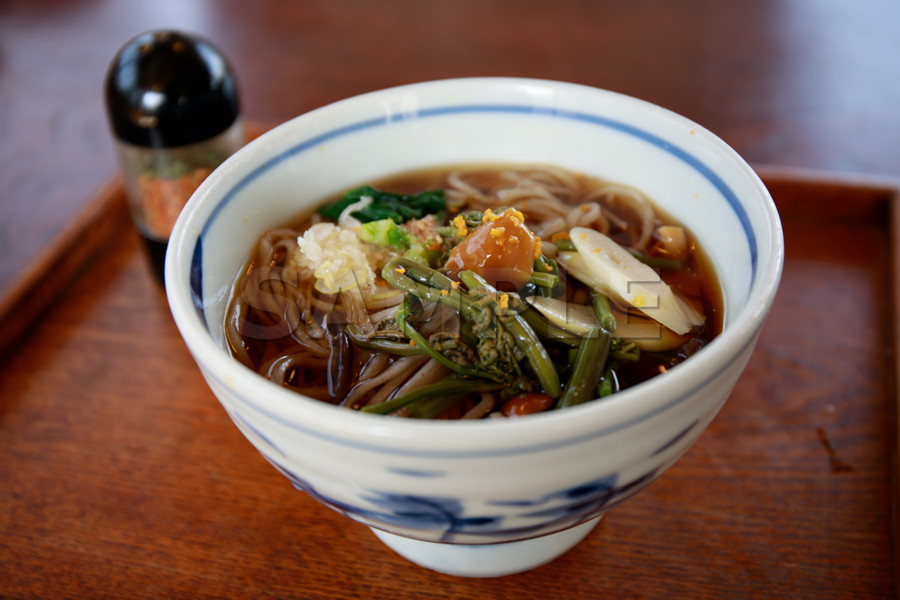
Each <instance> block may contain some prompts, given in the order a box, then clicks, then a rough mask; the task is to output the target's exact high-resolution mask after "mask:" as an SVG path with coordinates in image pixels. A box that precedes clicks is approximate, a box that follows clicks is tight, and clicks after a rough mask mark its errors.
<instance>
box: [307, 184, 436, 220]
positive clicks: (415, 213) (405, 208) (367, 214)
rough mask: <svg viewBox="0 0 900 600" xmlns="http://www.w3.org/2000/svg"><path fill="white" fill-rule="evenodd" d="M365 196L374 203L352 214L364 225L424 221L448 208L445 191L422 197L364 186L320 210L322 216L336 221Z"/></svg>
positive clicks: (423, 193) (432, 192)
mask: <svg viewBox="0 0 900 600" xmlns="http://www.w3.org/2000/svg"><path fill="white" fill-rule="evenodd" d="M365 197H369V198H371V199H372V201H371V202H370V203H369V205H368V206H366V207H364V208H361V209H360V210H355V211H353V212H351V213H350V215H351V216H352V217H354V218H356V219H358V220H359V221H360V222H362V223H369V222H372V221H379V220H382V219H391V220H392V221H394V222H395V223H406V222H407V221H409V220H410V219H421V218H422V217H424V216H425V215H437V214H440V213H443V212H444V211H445V210H446V209H447V203H446V201H445V200H444V190H429V191H425V192H422V193H421V194H413V195H404V194H394V193H391V192H385V191H382V190H378V189H375V188H373V187H372V186H369V185H364V186H361V187H358V188H355V189H352V190H350V191H349V192H347V193H346V194H344V197H343V198H341V199H340V200H338V201H337V202H333V203H331V204H327V205H325V206H323V207H321V208H320V209H319V211H318V212H319V214H320V215H322V216H323V217H326V218H328V219H332V220H334V221H336V220H337V219H338V218H339V217H340V216H341V213H342V212H344V210H345V209H346V208H347V207H349V206H351V205H353V204H356V203H357V202H359V201H360V200H362V199H363V198H365Z"/></svg>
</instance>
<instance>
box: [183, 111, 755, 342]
mask: <svg viewBox="0 0 900 600" xmlns="http://www.w3.org/2000/svg"><path fill="white" fill-rule="evenodd" d="M471 113H515V114H535V115H543V116H548V117H553V118H561V119H571V120H575V121H582V122H585V123H590V124H592V125H597V126H600V127H606V128H609V129H613V130H616V131H619V132H622V133H625V134H628V135H631V136H633V137H635V138H638V139H640V140H643V141H645V142H647V143H649V144H651V145H653V146H656V147H657V148H659V149H661V150H663V151H665V152H668V153H669V154H671V155H672V156H674V157H676V158H678V159H679V160H681V161H683V162H684V163H686V164H687V165H689V166H690V167H692V168H693V169H694V170H695V171H697V172H698V173H699V174H700V175H702V176H703V177H704V178H705V179H706V180H707V181H709V182H710V183H711V184H712V185H713V186H714V187H715V188H716V189H717V190H718V191H719V193H721V194H722V196H723V197H724V198H725V200H726V201H727V202H728V204H729V206H730V207H731V209H732V210H733V211H734V214H735V216H737V218H738V221H739V222H740V224H741V227H742V228H743V230H744V234H745V235H746V237H747V243H748V246H749V250H750V265H751V281H755V280H756V267H757V264H756V263H757V259H758V248H757V241H756V234H755V232H754V231H753V226H752V224H751V223H750V218H749V216H748V215H747V213H746V211H745V210H744V207H743V206H742V205H741V203H740V201H739V200H738V198H737V196H736V194H735V193H734V192H733V191H732V190H731V188H730V187H729V186H728V184H726V183H725V182H724V181H723V180H722V179H721V178H720V177H719V176H718V175H716V173H715V172H714V171H713V170H712V169H711V168H710V167H709V166H708V165H706V164H705V163H704V162H703V161H701V160H700V159H698V158H697V157H696V156H694V155H693V154H691V153H689V152H687V151H686V150H684V149H683V148H681V147H680V146H678V145H676V144H673V143H671V142H668V141H667V140H665V139H663V138H661V137H659V136H656V135H653V134H652V133H650V132H648V131H645V130H643V129H641V128H639V127H635V126H633V125H629V124H627V123H623V122H621V121H617V120H615V119H610V118H608V117H602V116H599V115H594V114H590V113H585V112H578V111H567V110H561V109H556V108H549V107H541V106H532V105H516V104H469V105H461V106H442V107H436V108H429V109H422V110H418V111H412V112H403V113H398V114H392V115H388V116H386V117H379V118H374V119H367V120H364V121H358V122H356V123H351V124H350V125H345V126H343V127H338V128H335V129H332V130H330V131H327V132H325V133H322V134H320V135H317V136H314V137H312V138H309V139H308V140H305V141H302V142H300V143H298V144H296V145H294V146H292V147H291V148H288V149H287V150H285V151H284V152H282V153H281V154H279V155H277V156H275V157H273V158H271V159H270V160H268V161H266V162H265V163H263V164H261V165H260V166H258V167H257V168H255V169H254V170H253V171H251V172H250V173H248V174H247V175H246V176H245V177H244V178H243V179H241V180H240V181H238V182H237V183H236V184H235V185H234V186H233V187H232V188H231V189H230V190H228V192H226V194H225V195H224V196H223V197H222V199H221V200H220V201H219V203H218V204H217V205H216V206H215V208H213V210H212V212H211V213H210V215H209V218H208V219H207V220H206V222H205V223H204V224H203V228H202V230H201V231H200V235H199V236H198V237H197V241H196V243H195V246H194V250H193V252H192V254H191V266H190V287H191V299H192V301H193V303H194V308H195V309H196V310H197V313H198V316H199V317H200V320H201V321H202V322H203V324H204V326H205V327H206V328H207V330H208V329H209V325H208V324H207V322H206V315H205V310H204V308H203V239H204V237H205V236H206V235H207V233H208V232H209V229H210V227H212V225H213V223H214V221H215V220H216V219H217V218H218V216H219V214H220V213H221V212H222V211H223V210H224V209H225V207H226V206H227V205H228V204H229V203H230V202H231V200H232V199H233V198H234V197H235V196H236V195H237V194H238V192H240V191H241V190H242V189H243V188H245V187H246V186H247V185H249V184H250V183H252V182H253V181H254V180H255V179H256V178H258V177H260V176H261V175H262V174H263V173H265V172H266V171H268V170H269V169H271V168H273V167H275V166H276V165H278V164H279V163H281V162H283V161H284V160H286V159H288V158H290V157H292V156H296V155H297V154H300V153H302V152H304V151H307V150H309V149H311V148H314V147H316V146H318V145H320V144H322V143H324V142H326V141H328V140H332V139H335V138H338V137H341V136H344V135H348V134H351V133H354V132H358V131H362V130H365V129H371V128H373V127H379V126H385V125H390V124H391V123H396V122H401V121H408V120H415V119H422V118H431V117H443V116H452V115H459V114H471Z"/></svg>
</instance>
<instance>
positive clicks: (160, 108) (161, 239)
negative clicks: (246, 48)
mask: <svg viewBox="0 0 900 600" xmlns="http://www.w3.org/2000/svg"><path fill="white" fill-rule="evenodd" d="M105 96H106V109H107V115H108V117H109V122H110V127H111V129H112V132H113V134H114V138H115V142H116V151H117V154H118V157H119V163H120V166H121V170H122V175H123V180H124V186H125V192H126V195H127V197H128V201H129V205H130V209H131V216H132V220H133V221H134V224H135V226H136V228H137V230H138V232H139V233H140V235H141V237H143V239H144V241H145V242H146V244H145V245H146V248H147V251H148V254H149V258H150V261H151V264H152V267H153V271H154V273H155V274H156V276H157V278H158V279H159V281H160V282H162V281H164V273H163V271H164V265H165V251H166V244H167V243H168V240H169V235H170V234H171V232H172V227H173V225H174V224H175V220H176V219H177V217H178V215H179V214H180V212H181V210H182V208H183V207H184V205H185V203H186V202H187V200H188V198H190V196H191V194H193V192H194V190H196V189H197V187H198V186H199V185H200V183H202V182H203V180H204V179H205V178H206V176H207V175H209V174H210V173H211V172H212V171H213V170H214V169H215V168H216V167H217V166H218V165H219V164H220V163H221V162H222V161H224V160H225V159H226V158H227V157H228V156H229V155H231V154H232V153H234V151H235V150H237V149H238V148H240V147H241V146H242V145H243V144H244V130H243V126H242V124H241V119H240V107H239V103H238V93H237V86H236V81H235V77H234V75H233V73H232V70H231V68H230V67H229V65H228V63H227V61H226V60H225V58H224V57H223V56H222V54H221V53H220V52H219V51H218V50H217V49H216V48H215V47H213V46H212V44H210V43H209V42H208V41H205V40H203V39H200V38H198V37H195V36H192V35H188V34H186V33H182V32H178V31H150V32H146V33H143V34H141V35H139V36H137V37H135V38H133V39H132V40H130V41H129V42H127V43H126V44H125V45H124V46H123V47H122V48H121V49H120V50H119V52H118V53H117V54H116V56H115V57H114V58H113V60H112V63H111V64H110V67H109V70H108V72H107V75H106V83H105Z"/></svg>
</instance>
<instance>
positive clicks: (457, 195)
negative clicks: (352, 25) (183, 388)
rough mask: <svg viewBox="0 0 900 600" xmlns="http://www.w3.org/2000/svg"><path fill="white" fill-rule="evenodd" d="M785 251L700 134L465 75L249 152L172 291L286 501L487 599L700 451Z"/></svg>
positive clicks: (176, 253) (362, 104) (564, 88)
mask: <svg viewBox="0 0 900 600" xmlns="http://www.w3.org/2000/svg"><path fill="white" fill-rule="evenodd" d="M783 254H784V250H783V237H782V231H781V225H780V221H779V218H778V214H777V212H776V209H775V206H774V204H773V202H772V199H771V197H770V196H769V194H768V192H767V190H766V188H765V187H764V185H763V184H762V183H761V181H760V179H759V178H758V177H757V175H756V174H755V173H754V171H753V170H752V169H751V168H750V167H749V166H748V165H747V163H746V162H745V161H744V160H742V159H741V157H740V156H738V154H736V153H735V152H734V151H733V150H732V149H731V148H729V147H728V146H727V145H726V144H725V143H724V142H723V141H722V140H720V139H719V138H718V137H716V136H715V135H714V134H712V133H710V132H709V131H707V130H706V129H704V128H703V127H702V126H700V125H698V124H696V123H693V122H691V121H690V120H688V119H686V118H684V117H682V116H679V115H677V114H674V113H673V112H671V111H669V110H666V109H664V108H661V107H659V106H655V105H653V104H649V103H647V102H645V101H642V100H639V99H635V98H631V97H628V96H624V95H621V94H618V93H615V92H610V91H605V90H600V89H595V88H590V87H586V86H583V85H575V84H570V83H563V82H555V81H546V80H533V79H515V78H467V79H456V80H442V81H433V82H424V83H417V84H412V85H406V86H401V87H396V88H391V89H386V90H381V91H376V92H372V93H367V94H364V95H361V96H357V97H353V98H349V99H346V100H342V101H340V102H337V103H334V104H331V105H328V106H325V107H322V108H319V109H316V110H313V111H311V112H309V113H306V114H303V115H301V116H299V117H297V118H295V119H293V120H290V121H288V122H286V123H284V124H282V125H280V126H278V127H276V128H274V129H272V130H270V131H268V132H267V133H265V134H263V135H262V136H260V137H259V138H257V139H255V140H254V141H252V142H251V143H249V144H248V145H247V146H245V147H244V148H243V149H241V150H240V151H238V152H237V153H235V154H234V155H233V156H232V157H231V158H230V159H228V160H227V161H226V162H225V163H224V164H223V165H222V166H221V167H220V168H219V169H217V170H216V171H215V172H214V173H213V174H212V175H211V176H210V177H209V178H208V179H207V180H206V181H205V182H204V183H203V184H202V185H201V186H200V188H199V189H198V190H197V191H196V193H195V194H194V195H193V197H192V198H191V199H190V201H189V202H188V204H187V206H186V208H185V210H184V211H183V213H182V214H181V216H180V218H179V220H178V222H177V225H176V226H175V230H174V232H173V234H172V236H171V241H170V244H169V247H168V253H167V258H166V290H167V295H168V299H169V303H170V306H171V310H172V314H173V317H174V319H175V322H176V324H177V326H178V328H179V330H180V332H181V334H182V336H183V337H184V340H185V342H186V344H187V346H188V348H189V349H190V351H191V354H192V356H193V357H194V359H195V360H196V362H197V364H198V366H199V368H200V371H201V372H202V374H203V376H204V377H205V379H206V381H207V382H208V384H209V386H210V388H211V390H212V391H213V393H214V394H215V396H216V397H217V398H218V400H219V401H220V403H221V405H222V406H223V407H224V409H225V411H226V412H227V414H228V415H229V416H230V418H231V419H232V420H233V422H234V424H235V425H236V426H237V427H238V428H239V429H240V431H241V432H242V433H243V435H244V436H245V437H246V438H247V439H248V440H249V441H250V442H251V443H252V444H253V446H255V448H256V449H257V450H258V451H259V452H260V453H261V454H262V455H263V456H264V457H265V458H266V459H267V460H268V462H269V463H271V465H272V466H273V467H274V468H275V469H277V470H278V471H279V472H280V473H282V474H283V475H284V476H285V477H286V479H287V480H288V481H289V482H290V483H291V484H293V485H294V486H295V487H296V488H298V489H299V490H301V491H302V492H305V493H307V494H309V495H310V496H312V497H313V498H315V499H317V500H318V501H320V502H321V503H322V504H324V505H325V506H327V507H330V508H332V509H334V510H336V511H338V512H340V513H342V514H344V515H346V516H348V517H350V518H351V519H353V520H355V521H358V522H360V523H363V524H365V525H367V526H369V527H370V528H371V529H372V531H373V532H374V534H375V535H377V536H378V537H379V538H380V539H381V540H382V541H383V542H384V543H385V544H386V545H387V546H389V547H390V548H392V549H393V550H395V551H396V552H398V553H399V554H401V555H402V556H404V557H406V558H407V559H409V560H411V561H413V562H415V563H417V564H419V565H422V566H424V567H427V568H429V569H433V570H435V571H439V572H443V573H449V574H455V575H460V576H469V577H493V576H500V575H506V574H510V573H516V572H521V571H525V570H528V569H531V568H534V567H537V566H539V565H542V564H545V563H547V562H549V561H551V560H553V559H554V558H556V557H558V556H560V555H561V554H563V553H564V552H566V551H568V550H569V549H570V548H572V547H573V546H575V545H576V544H577V543H578V542H579V541H581V540H582V539H583V538H584V537H585V536H586V535H588V534H589V533H590V532H591V531H592V530H593V529H594V528H595V526H596V525H597V523H598V521H599V520H600V519H601V517H603V516H604V515H605V514H606V513H607V512H611V515H610V516H609V517H608V518H614V514H615V507H616V506H617V505H618V504H620V503H621V502H624V501H625V500H627V499H628V498H630V497H631V496H633V495H634V494H636V493H638V492H640V491H641V490H642V489H644V488H645V487H646V486H648V485H649V484H650V483H652V482H653V481H654V480H655V479H656V478H657V477H659V476H661V475H662V474H663V473H664V472H665V471H666V470H667V469H668V468H669V467H670V466H672V465H673V464H674V463H675V462H676V461H677V460H678V459H679V458H680V457H681V456H682V455H683V454H684V453H685V452H687V451H688V450H689V449H690V448H691V446H692V445H693V444H694V443H695V442H697V440H698V438H700V436H701V434H702V432H703V431H704V429H705V428H706V427H707V425H708V424H709V423H710V422H711V421H712V419H713V418H714V417H715V416H716V414H717V412H718V411H719V409H720V408H721V407H722V405H723V404H724V402H725V401H726V400H727V398H728V396H729V394H730V393H731V390H732V389H733V387H734V386H735V384H736V382H737V381H738V379H739V377H740V375H741V373H742V371H743V369H744V367H745V365H746V363H747V361H748V359H749V358H750V356H751V353H752V352H753V349H754V346H755V344H756V340H757V337H758V335H759V333H760V330H761V328H762V327H763V324H764V322H765V319H766V316H767V314H768V312H769V309H770V306H771V304H772V301H773V297H774V296H775V293H776V290H777V287H778V283H779V279H780V276H781V269H782V262H783ZM701 443H702V442H701ZM593 535H602V527H601V528H600V529H598V530H597V532H595V533H594V534H593Z"/></svg>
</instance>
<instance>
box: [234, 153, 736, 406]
mask: <svg viewBox="0 0 900 600" xmlns="http://www.w3.org/2000/svg"><path fill="white" fill-rule="evenodd" d="M503 168H509V166H508V165H480V166H479V167H478V171H477V172H476V171H473V168H472V167H470V166H466V167H464V170H465V171H466V181H467V182H469V183H473V184H474V185H475V186H476V187H479V188H481V189H483V188H484V187H491V186H492V182H493V180H495V179H496V178H497V173H498V172H499V170H500V169H503ZM459 169H460V167H458V166H452V167H441V168H435V169H423V170H418V171H412V172H408V173H404V174H400V175H396V176H391V177H385V178H382V179H379V180H376V181H373V182H366V183H367V184H368V185H372V186H373V187H376V188H378V189H383V190H386V191H390V192H395V193H401V194H413V193H418V192H422V191H425V190H429V189H437V188H444V187H446V185H445V184H444V182H445V181H446V177H447V175H448V174H449V173H450V172H452V171H454V170H459ZM575 175H576V177H578V178H579V179H581V180H582V181H583V182H590V183H592V184H596V185H603V184H606V183H607V182H603V181H600V180H597V179H595V178H590V177H588V176H586V175H582V174H575ZM342 195H343V194H340V195H338V196H336V197H334V198H329V199H327V200H325V201H323V204H327V203H329V202H332V201H334V200H337V199H338V197H340V196H342ZM575 205H577V204H574V203H573V206H575ZM654 208H655V209H656V220H657V225H663V224H668V225H680V224H679V223H678V222H677V221H675V220H674V219H672V218H671V217H670V216H668V215H667V214H665V213H664V212H662V211H661V210H659V209H658V208H656V207H654ZM619 212H620V214H619V216H620V217H623V218H627V211H626V212H625V213H622V212H621V211H619ZM452 216H453V215H450V217H452ZM527 216H528V215H527V214H526V222H528V219H527ZM311 218H312V215H311V214H310V213H307V214H304V215H302V216H301V217H299V218H298V219H296V220H294V221H293V222H291V223H288V224H287V227H289V228H292V229H294V230H295V231H296V233H297V234H298V235H301V234H302V233H303V231H305V230H306V229H307V228H308V227H309V226H310V224H311ZM686 231H687V233H688V237H689V244H690V247H691V252H690V259H689V261H688V262H687V263H686V264H685V265H684V268H683V269H682V270H680V271H666V270H663V271H661V273H660V275H661V277H662V278H663V280H664V281H666V283H667V284H669V285H670V286H671V287H672V288H673V289H674V290H675V291H676V292H677V293H679V294H680V295H683V296H686V297H688V298H693V299H697V300H699V301H700V302H701V303H702V306H703V310H702V312H703V314H704V315H705V316H706V323H705V325H703V326H702V327H701V328H700V329H699V330H698V331H695V332H693V333H692V339H691V341H689V342H688V343H687V344H685V345H684V346H683V347H682V348H679V349H677V350H673V351H667V352H660V353H653V352H646V351H645V352H643V353H642V358H641V360H640V361H639V362H637V363H630V364H629V363H621V364H619V365H617V367H616V374H617V379H618V384H619V389H625V388H627V387H631V386H633V385H636V384H638V383H640V382H642V381H645V380H647V379H649V378H651V377H653V376H655V375H658V374H660V373H662V372H664V371H665V370H667V369H669V368H671V367H672V366H674V365H675V364H677V363H679V362H681V361H682V360H684V359H685V358H687V357H689V356H690V354H692V353H693V352H696V351H697V350H698V349H699V348H701V347H702V346H703V345H705V344H706V343H708V342H709V341H710V340H712V339H713V338H714V337H716V336H717V335H719V333H720V332H721V328H722V313H723V311H722V295H721V290H720V286H719V283H718V279H717V277H716V275H715V273H714V270H713V268H712V266H711V262H710V261H709V259H708V257H707V256H706V254H705V253H704V252H703V250H702V249H700V248H698V247H697V246H696V243H695V241H694V240H693V236H692V235H691V234H690V232H689V231H688V230H686ZM609 235H610V237H612V238H613V239H615V240H616V241H618V242H620V243H624V244H627V243H628V240H630V239H633V237H634V232H633V231H629V230H628V227H626V228H625V229H615V230H613V231H611V232H610V234H609ZM566 297H567V299H568V300H570V301H571V300H572V299H573V298H576V299H577V298H581V299H584V300H582V302H585V303H588V302H590V293H589V291H588V290H587V288H586V286H584V285H583V284H581V283H580V282H578V281H575V280H574V279H572V278H570V279H569V280H568V281H567V282H566ZM279 319H281V316H280V315H271V314H264V312H263V311H255V314H251V315H248V321H250V322H260V321H263V322H277V321H279ZM242 338H243V343H244V345H245V348H246V349H247V350H248V353H249V355H250V356H251V359H252V362H253V363H254V364H251V365H248V366H250V367H251V368H253V369H254V370H257V371H259V370H260V368H261V365H262V363H263V362H264V361H265V360H266V359H268V358H271V357H272V356H274V355H277V354H278V353H281V352H284V351H285V350H286V349H289V348H290V347H291V345H292V344H294V342H293V341H292V340H291V338H290V337H289V336H285V337H282V338H279V339H269V340H261V339H255V338H253V337H252V336H246V335H243V336H242ZM548 346H549V345H548ZM548 350H549V351H550V354H551V355H552V356H556V357H562V356H563V355H564V353H565V349H563V348H553V347H548ZM366 360H369V353H367V352H364V351H357V352H355V356H354V361H353V376H352V378H353V379H354V382H355V379H356V378H357V376H358V374H359V372H360V370H361V368H362V366H363V364H364V363H365V361H366ZM306 371H307V372H305V373H295V374H293V375H292V376H291V381H296V382H297V384H298V387H300V388H304V390H303V391H304V393H306V394H308V395H312V396H313V397H318V398H319V399H321V400H326V401H328V400H331V401H335V400H334V399H329V398H328V396H327V395H321V394H317V393H312V392H310V391H309V390H308V389H305V388H306V387H307V385H317V386H321V385H323V384H324V382H325V381H326V379H327V373H326V372H325V371H317V370H315V369H307V370H306ZM562 375H563V373H561V377H562ZM563 381H565V379H564V378H563ZM338 400H339V399H338Z"/></svg>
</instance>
